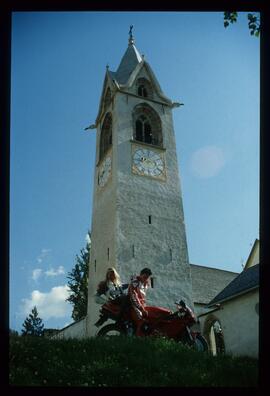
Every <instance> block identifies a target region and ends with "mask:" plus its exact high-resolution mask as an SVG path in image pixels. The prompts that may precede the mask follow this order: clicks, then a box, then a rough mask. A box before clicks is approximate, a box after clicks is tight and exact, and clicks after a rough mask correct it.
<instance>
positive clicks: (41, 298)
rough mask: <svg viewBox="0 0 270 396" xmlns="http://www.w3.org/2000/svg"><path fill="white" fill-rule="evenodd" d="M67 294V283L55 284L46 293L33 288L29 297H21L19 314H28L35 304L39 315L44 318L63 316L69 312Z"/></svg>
mask: <svg viewBox="0 0 270 396" xmlns="http://www.w3.org/2000/svg"><path fill="white" fill-rule="evenodd" d="M68 296H69V288H68V286H67V285H64V286H55V287H53V288H52V289H51V290H50V291H49V292H48V293H42V292H40V291H39V290H33V291H32V293H31V297H30V299H27V298H26V299H22V303H23V304H22V306H21V314H22V315H24V316H28V315H29V313H30V312H31V310H32V309H33V307H34V306H36V307H37V310H38V314H39V317H40V318H42V319H44V320H47V319H50V318H62V317H65V316H67V315H68V314H69V313H70V304H69V303H68V302H67V301H66V299H67V298H68Z"/></svg>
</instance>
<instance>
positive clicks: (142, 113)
mask: <svg viewBox="0 0 270 396" xmlns="http://www.w3.org/2000/svg"><path fill="white" fill-rule="evenodd" d="M133 122H134V133H133V139H134V140H137V141H139V142H144V143H148V144H152V145H155V146H160V147H162V144H163V138H162V130H161V121H160V118H159V116H158V114H157V113H156V112H155V110H154V109H152V107H150V106H149V105H148V104H146V103H142V104H139V105H137V106H136V107H135V109H134V112H133Z"/></svg>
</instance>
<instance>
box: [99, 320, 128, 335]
mask: <svg viewBox="0 0 270 396" xmlns="http://www.w3.org/2000/svg"><path fill="white" fill-rule="evenodd" d="M124 334H125V333H124V331H123V330H122V329H121V328H120V327H119V326H118V325H117V324H115V323H110V324H108V325H106V326H104V327H102V328H101V329H100V330H99V331H98V333H97V337H115V336H118V337H119V336H120V335H124Z"/></svg>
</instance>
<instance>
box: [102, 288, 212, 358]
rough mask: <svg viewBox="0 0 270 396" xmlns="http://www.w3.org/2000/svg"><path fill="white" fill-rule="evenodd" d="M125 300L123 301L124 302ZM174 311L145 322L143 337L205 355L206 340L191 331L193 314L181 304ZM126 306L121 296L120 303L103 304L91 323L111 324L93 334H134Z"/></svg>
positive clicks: (183, 303) (114, 301)
mask: <svg viewBox="0 0 270 396" xmlns="http://www.w3.org/2000/svg"><path fill="white" fill-rule="evenodd" d="M125 299H126V300H125ZM175 304H176V306H177V311H175V312H172V311H170V310H168V311H167V312H165V313H164V314H162V315H161V316H160V317H158V318H156V319H152V320H151V321H150V320H149V321H147V320H145V323H144V325H143V327H142V331H143V332H144V335H145V336H146V337H147V336H160V337H167V338H171V339H174V340H175V341H178V342H182V343H183V344H187V345H190V346H193V347H195V348H196V349H197V350H199V351H208V344H207V341H206V339H205V338H204V337H203V336H202V335H201V334H200V333H199V332H197V331H193V330H191V328H190V327H191V326H192V325H193V324H194V323H196V317H195V315H194V313H193V311H192V310H191V309H190V308H189V307H188V306H187V305H186V304H185V302H184V301H183V300H181V301H179V302H176V303H175ZM129 312H130V305H129V304H128V297H127V296H122V299H120V300H119V299H115V300H111V301H109V302H107V303H105V304H104V305H103V306H102V308H101V310H100V318H99V320H98V321H97V322H96V323H95V325H96V326H97V327H100V326H101V325H103V323H105V322H106V321H107V320H108V319H112V320H114V323H110V324H107V325H105V326H103V327H102V328H101V329H100V330H99V331H98V333H97V336H98V337H100V336H111V335H128V336H132V335H134V334H135V324H134V323H133V321H132V320H131V319H130V313H129Z"/></svg>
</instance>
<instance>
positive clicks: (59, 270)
mask: <svg viewBox="0 0 270 396" xmlns="http://www.w3.org/2000/svg"><path fill="white" fill-rule="evenodd" d="M44 274H45V275H46V276H58V275H64V274H65V269H64V267H63V266H62V265H60V266H59V267H58V268H57V269H56V270H55V269H54V268H50V269H49V270H47V271H44Z"/></svg>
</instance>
